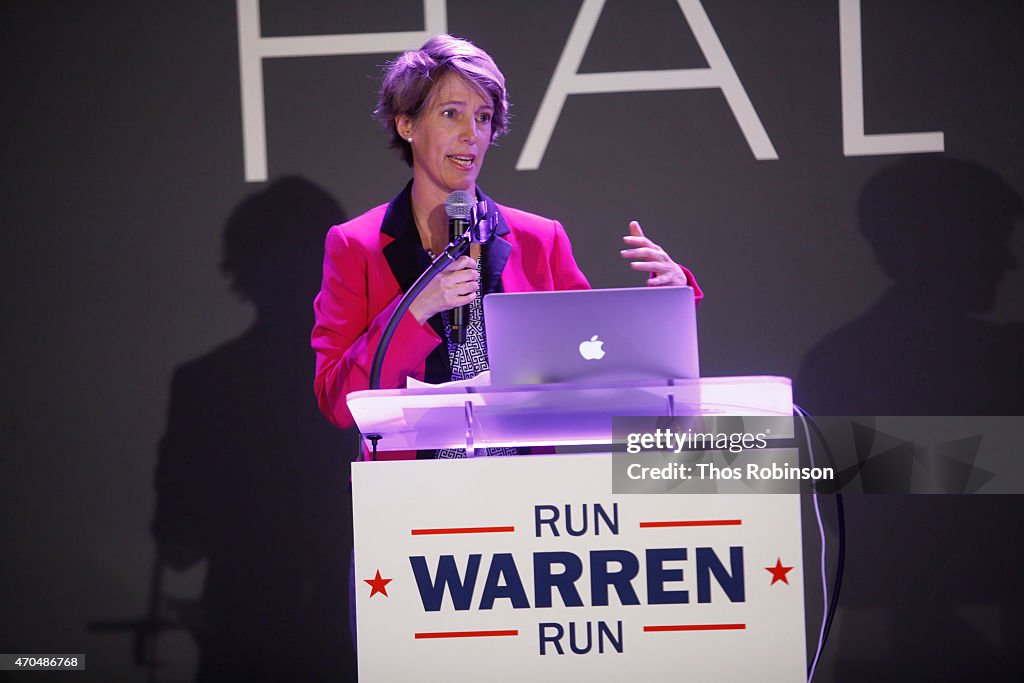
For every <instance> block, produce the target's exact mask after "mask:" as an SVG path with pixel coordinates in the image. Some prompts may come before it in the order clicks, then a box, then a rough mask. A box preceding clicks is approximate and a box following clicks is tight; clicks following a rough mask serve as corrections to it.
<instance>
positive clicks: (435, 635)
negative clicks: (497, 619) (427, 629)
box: [416, 629, 519, 639]
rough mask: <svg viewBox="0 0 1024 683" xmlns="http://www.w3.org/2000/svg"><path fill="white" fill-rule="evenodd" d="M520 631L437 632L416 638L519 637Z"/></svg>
mask: <svg viewBox="0 0 1024 683" xmlns="http://www.w3.org/2000/svg"><path fill="white" fill-rule="evenodd" d="M518 635H519V630H518V629H508V630H507V631H436V632H434V633H417V634H416V638H417V639H421V638H491V637H494V636H518Z"/></svg>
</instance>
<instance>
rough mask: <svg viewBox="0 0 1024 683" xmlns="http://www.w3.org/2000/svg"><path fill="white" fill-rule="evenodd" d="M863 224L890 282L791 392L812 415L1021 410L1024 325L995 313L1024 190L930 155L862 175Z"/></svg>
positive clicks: (814, 352) (819, 351)
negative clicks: (989, 316) (996, 318)
mask: <svg viewBox="0 0 1024 683" xmlns="http://www.w3.org/2000/svg"><path fill="white" fill-rule="evenodd" d="M858 214H859V219H860V226H861V231H862V233H863V234H864V236H865V238H866V239H867V240H868V242H869V243H870V245H871V247H872V249H873V250H874V253H875V257H876V259H877V260H878V264H879V266H880V267H881V268H882V270H883V272H885V274H886V275H888V276H889V277H890V278H891V279H892V280H893V284H892V286H891V287H890V288H889V290H888V291H887V292H885V294H884V295H883V296H882V298H881V299H880V300H879V301H878V302H876V303H875V305H874V306H873V307H872V308H871V309H870V310H869V311H868V312H867V313H865V314H864V315H862V316H861V317H859V318H857V319H856V320H854V321H853V322H851V323H849V324H847V325H845V326H843V327H842V328H840V329H838V330H836V331H834V332H832V333H830V334H828V335H827V336H826V337H825V338H824V339H822V340H821V341H820V342H818V343H817V344H815V345H814V347H813V348H812V349H811V350H810V351H809V352H808V354H807V356H806V357H805V359H804V362H803V365H802V367H801V369H800V372H799V375H798V378H797V379H798V381H797V383H796V386H795V387H794V390H795V392H796V394H797V398H798V403H800V404H801V405H803V406H804V407H805V408H807V409H808V410H810V411H811V412H813V413H816V414H818V415H1020V414H1024V354H1022V353H1021V349H1022V348H1024V324H1021V323H1019V322H1018V323H1012V324H993V323H989V322H985V321H983V320H980V319H979V318H977V317H975V316H976V315H977V314H980V313H986V312H989V311H991V310H992V308H993V306H994V305H995V301H996V294H997V291H998V288H999V284H1000V282H1001V281H1002V279H1003V277H1004V275H1005V274H1006V271H1007V270H1009V269H1012V268H1015V267H1016V266H1017V262H1016V260H1015V259H1014V256H1013V253H1012V251H1011V250H1010V238H1011V236H1012V233H1013V230H1014V227H1015V225H1014V221H1015V220H1017V219H1019V218H1020V217H1021V216H1022V215H1024V211H1022V203H1021V198H1020V196H1019V195H1018V194H1017V192H1016V191H1015V190H1014V189H1013V188H1012V187H1010V186H1009V185H1008V184H1007V183H1006V181H1004V180H1003V179H1002V178H1001V177H999V175H997V174H996V173H995V172H993V171H991V170H989V169H987V168H984V167H982V166H979V165H978V164H975V163H972V162H968V161H961V160H957V159H950V158H946V157H937V156H919V157H915V158H910V159H905V160H903V161H900V162H899V163H897V164H895V165H893V166H889V167H887V168H885V169H883V170H882V171H880V172H878V173H877V174H876V175H875V176H873V177H872V178H871V179H869V180H868V182H867V184H866V185H865V187H864V189H863V191H862V192H861V196H860V201H859V204H858Z"/></svg>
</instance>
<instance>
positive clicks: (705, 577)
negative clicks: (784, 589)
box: [409, 503, 746, 654]
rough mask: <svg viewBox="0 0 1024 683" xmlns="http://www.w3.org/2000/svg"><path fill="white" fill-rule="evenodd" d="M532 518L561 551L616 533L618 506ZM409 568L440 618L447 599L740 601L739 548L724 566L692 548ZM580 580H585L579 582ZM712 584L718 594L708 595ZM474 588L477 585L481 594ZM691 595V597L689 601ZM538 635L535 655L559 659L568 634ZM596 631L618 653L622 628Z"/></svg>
mask: <svg viewBox="0 0 1024 683" xmlns="http://www.w3.org/2000/svg"><path fill="white" fill-rule="evenodd" d="M533 517H534V529H533V531H534V535H535V537H536V538H545V537H547V538H559V539H564V540H565V543H566V545H571V544H572V543H573V539H576V538H579V537H582V536H589V535H593V536H602V535H612V536H615V535H618V534H619V526H620V523H619V505H618V503H613V504H612V505H611V509H610V511H609V509H608V508H607V507H606V506H604V505H601V504H599V503H595V504H593V505H587V504H582V505H578V506H573V505H569V504H566V505H564V506H556V505H536V506H534V515H533ZM547 547H550V544H547ZM684 562H689V563H690V564H689V568H687V567H684V566H680V563H684ZM409 563H410V564H411V565H412V572H413V575H414V577H415V579H416V587H417V589H418V590H419V594H420V600H421V601H422V603H423V609H424V611H426V612H440V611H441V610H442V606H443V604H444V598H445V594H446V593H447V594H448V595H450V596H451V605H452V606H453V607H454V609H455V610H456V611H466V610H472V609H478V610H490V609H493V608H494V606H495V604H499V605H500V604H506V605H509V606H511V607H512V608H513V609H516V610H529V609H546V608H552V607H555V608H561V607H563V606H564V607H566V608H584V609H585V608H588V607H604V606H607V605H609V604H610V602H611V593H612V592H613V591H614V592H615V594H616V596H617V600H618V603H619V604H621V605H623V606H638V605H686V604H689V603H691V602H694V601H695V602H696V603H710V602H712V601H713V600H716V599H718V600H721V599H722V597H723V596H724V598H725V599H727V600H729V601H730V602H733V603H742V602H745V600H746V586H745V583H744V574H743V546H730V547H729V549H728V555H727V561H723V558H722V557H720V556H719V554H718V552H717V551H716V550H715V549H714V548H712V547H708V546H697V547H693V548H689V547H648V548H643V549H642V550H627V549H604V550H589V551H586V552H585V554H581V553H578V552H576V551H574V550H570V549H568V548H566V549H560V550H545V551H535V552H532V553H529V554H528V555H527V554H526V553H523V552H521V553H519V554H518V555H517V554H513V553H508V552H501V553H467V554H463V555H461V556H459V557H457V556H456V555H453V554H442V555H440V556H438V559H437V564H436V566H434V567H433V572H432V571H431V569H432V567H431V566H430V565H431V564H432V563H428V561H427V558H426V556H424V555H414V556H411V557H410V558H409ZM523 563H527V564H528V566H529V570H532V571H527V572H526V573H527V576H530V575H532V578H533V585H532V586H530V587H527V586H526V585H525V584H524V582H523V572H521V571H520V567H521V566H522V565H523ZM641 572H643V575H644V577H645V578H646V581H645V582H643V583H644V584H645V585H644V588H643V589H641V590H639V591H638V590H637V585H636V584H637V579H638V577H639V576H640V573H641ZM585 574H586V576H587V577H588V578H589V581H586V580H584V575H585ZM686 582H690V583H689V586H688V587H686V588H681V587H679V586H680V584H683V585H686ZM712 583H714V584H717V585H718V586H719V587H720V589H721V590H720V591H713V590H712ZM478 584H481V586H480V589H479V590H478V589H477V585H478ZM581 584H583V585H584V586H586V585H589V590H587V589H584V590H581V589H580V585H581ZM668 584H672V586H671V587H670V586H669V585H668ZM691 588H692V589H695V591H693V590H691ZM693 592H695V593H696V595H691V593H693ZM556 593H557V594H558V598H557V600H556V598H555V594H556ZM538 628H539V632H540V654H549V653H555V652H557V653H558V654H563V653H564V649H563V647H562V645H561V642H560V641H561V638H562V636H563V635H564V633H565V632H566V629H565V628H564V627H563V625H562V624H558V623H540V624H538ZM596 628H597V632H598V634H606V635H608V636H609V637H608V642H609V646H610V647H611V648H614V649H615V650H617V651H619V652H622V622H618V623H617V624H615V627H614V631H612V630H611V627H609V626H608V625H607V624H605V623H604V622H599V623H598V624H597V626H596ZM584 629H585V631H586V632H587V633H588V634H589V633H590V631H591V624H590V623H589V622H588V623H586V624H570V625H569V629H568V630H569V631H570V636H571V635H572V634H573V633H575V632H577V631H582V630H584ZM616 634H617V635H616ZM588 641H589V638H588ZM569 645H570V649H571V650H572V651H574V652H575V651H576V650H577V649H579V648H577V647H576V644H575V643H574V642H573V641H572V640H570V642H569ZM602 649H603V642H602ZM584 651H588V648H584ZM577 654H582V652H577Z"/></svg>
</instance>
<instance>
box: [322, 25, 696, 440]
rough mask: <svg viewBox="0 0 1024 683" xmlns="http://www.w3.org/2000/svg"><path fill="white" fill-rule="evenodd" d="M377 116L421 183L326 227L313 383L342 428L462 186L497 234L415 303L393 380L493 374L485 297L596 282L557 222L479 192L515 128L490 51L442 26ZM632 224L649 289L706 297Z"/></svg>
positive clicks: (397, 349)
mask: <svg viewBox="0 0 1024 683" xmlns="http://www.w3.org/2000/svg"><path fill="white" fill-rule="evenodd" d="M375 114H376V116H377V118H378V119H379V120H380V121H381V123H382V124H384V126H385V127H386V128H388V129H389V130H390V131H391V133H392V140H391V145H392V146H393V147H395V148H397V149H398V150H399V151H400V152H401V155H402V157H403V158H404V159H405V162H406V163H407V164H409V165H410V166H411V167H412V181H410V183H409V184H408V185H406V187H405V189H404V190H402V192H401V193H399V195H398V196H397V197H395V198H394V199H393V200H391V202H390V203H389V204H385V205H382V206H378V207H377V208H375V209H371V210H370V211H368V212H366V213H365V214H363V215H362V216H359V217H358V218H355V219H353V220H351V221H349V222H348V223H345V224H343V225H337V226H334V227H333V228H331V230H330V233H329V234H328V236H327V245H326V254H325V257H324V276H323V284H322V287H321V290H320V294H319V295H318V296H317V298H316V302H315V303H314V309H315V313H316V325H315V327H314V328H313V335H312V345H313V349H314V350H315V351H316V360H317V362H316V378H315V381H314V387H315V390H316V395H317V400H318V402H319V404H320V409H321V410H322V411H323V413H324V414H325V415H326V416H327V417H328V418H329V419H330V420H331V421H332V422H333V423H334V424H336V425H338V426H339V427H348V426H351V425H352V424H353V421H352V415H351V413H349V411H348V408H347V407H346V405H345V397H346V395H347V394H348V393H349V392H352V391H357V390H359V389H365V388H367V386H368V382H369V374H370V364H371V362H372V360H373V353H374V351H375V350H376V348H377V345H378V342H379V340H380V336H381V333H382V332H383V329H384V327H385V326H386V325H387V322H388V319H389V318H390V316H391V314H392V312H393V311H394V310H395V307H396V306H397V305H398V301H399V299H400V298H401V295H402V293H403V292H404V291H405V290H407V289H408V288H409V286H411V285H412V283H413V282H414V281H415V279H416V277H417V276H418V275H419V274H420V273H422V272H423V270H424V269H426V267H427V265H428V264H429V262H430V258H431V255H432V254H438V253H440V252H441V250H443V249H444V247H445V246H447V244H448V220H447V216H446V214H445V211H444V201H445V199H446V198H447V196H448V195H449V194H450V193H451V192H453V191H455V190H466V191H468V192H471V193H473V194H474V195H475V196H476V197H477V198H478V199H479V200H480V201H481V202H483V203H484V204H485V205H486V207H487V210H488V214H487V220H490V221H491V223H492V226H493V227H494V228H495V230H496V233H497V235H498V236H497V237H496V238H495V239H494V240H493V241H492V242H491V243H490V244H488V245H485V246H483V247H482V248H480V247H479V246H477V245H474V247H473V249H472V251H471V252H470V254H469V255H467V256H463V257H461V258H460V259H459V260H457V261H455V262H453V263H452V264H451V265H450V266H449V267H448V269H447V270H446V271H445V272H444V273H442V274H441V275H440V276H438V277H437V278H435V279H434V281H433V282H432V283H431V284H430V285H428V286H427V288H426V289H425V290H424V291H423V292H422V294H420V296H419V297H418V298H417V299H416V301H414V302H413V304H412V306H411V307H410V308H409V311H408V312H407V313H406V314H405V316H404V317H403V318H402V320H401V323H400V324H399V326H398V328H397V330H396V332H395V335H394V337H393V339H392V342H391V346H390V347H389V348H388V353H387V357H386V359H385V362H384V368H383V372H382V376H381V386H382V387H401V386H404V385H405V381H406V378H407V377H409V376H412V377H416V378H417V379H425V380H426V381H428V382H441V381H446V380H449V379H452V378H461V377H468V376H473V375H475V374H477V373H478V372H480V371H482V370H485V369H486V368H487V357H486V340H485V339H484V338H483V327H482V325H481V316H480V298H481V297H482V296H483V295H484V294H488V293H491V292H496V291H504V292H523V291H540V290H561V289H586V288H588V287H589V284H588V283H587V280H586V278H585V277H584V275H583V273H582V272H580V269H579V267H578V266H577V265H576V262H575V260H574V259H573V256H572V249H571V246H570V244H569V239H568V237H566V234H565V231H564V230H563V229H562V226H561V225H560V224H559V223H558V222H557V221H553V220H551V219H547V218H541V217H540V216H535V215H533V214H529V213H526V212H524V211H519V210H517V209H512V208H508V207H505V206H500V205H497V204H495V203H494V202H493V201H492V200H491V199H489V198H488V197H486V196H485V195H484V194H483V193H482V192H481V191H480V190H479V188H478V187H477V184H476V181H477V177H478V176H479V174H480V170H481V168H482V167H483V162H484V158H485V155H486V154H487V149H488V147H489V146H490V144H491V142H493V141H494V139H495V138H496V137H498V136H499V135H501V134H503V133H505V132H506V130H507V127H508V100H507V98H506V93H505V77H504V76H503V75H502V74H501V71H499V70H498V67H497V66H496V65H495V64H494V61H493V60H492V59H491V57H490V56H489V55H488V54H487V53H486V52H484V51H483V50H481V49H480V48H478V47H476V46H475V45H473V44H472V43H470V42H468V41H466V40H462V39H459V38H453V37H452V36H448V35H440V36H436V37H434V38H431V39H430V40H428V41H427V42H426V43H425V44H424V45H423V47H422V48H421V49H419V50H415V51H410V52H406V53H404V54H403V55H401V56H400V57H398V59H396V60H395V61H394V62H392V63H391V64H390V65H389V66H388V68H387V72H386V74H385V77H384V82H383V85H382V86H381V91H380V100H379V102H378V105H377V110H376V112H375ZM629 232H630V234H629V235H627V236H626V237H624V238H623V240H624V241H625V243H626V245H627V246H628V248H627V249H624V250H623V251H622V252H621V253H622V256H623V258H627V259H635V260H634V261H633V262H631V263H630V265H631V267H632V268H633V269H634V270H640V271H645V272H648V273H650V279H649V280H648V284H649V285H651V286H660V285H686V284H689V285H690V286H692V287H693V288H694V289H695V290H696V294H697V296H698V297H699V296H700V290H699V289H698V288H697V285H696V282H695V281H694V280H693V276H692V275H691V274H690V272H689V271H688V270H686V269H685V268H683V267H681V266H679V265H678V264H676V263H675V262H674V261H673V260H672V259H671V258H670V257H669V256H668V254H666V253H665V251H664V250H663V249H661V248H660V247H658V246H657V245H656V244H654V243H653V242H651V241H650V240H649V239H647V238H646V237H644V235H643V231H642V230H641V229H640V225H639V224H638V223H636V222H635V221H634V222H632V223H630V224H629ZM467 304H468V305H470V306H471V312H470V322H469V324H468V326H467V327H468V329H467V341H466V343H463V344H459V345H455V344H448V343H442V342H443V341H444V342H447V331H448V330H449V329H450V328H449V325H448V322H447V317H448V313H447V312H448V311H450V310H451V309H452V308H455V307H457V306H463V305H467ZM405 457H408V456H407V455H406V456H405Z"/></svg>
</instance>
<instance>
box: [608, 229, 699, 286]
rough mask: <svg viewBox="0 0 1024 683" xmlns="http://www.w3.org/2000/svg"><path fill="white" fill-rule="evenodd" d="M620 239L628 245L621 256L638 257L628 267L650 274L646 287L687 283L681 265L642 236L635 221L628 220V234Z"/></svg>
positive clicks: (627, 257)
mask: <svg viewBox="0 0 1024 683" xmlns="http://www.w3.org/2000/svg"><path fill="white" fill-rule="evenodd" d="M622 241H623V242H625V243H626V244H627V245H629V247H630V248H629V249H623V250H622V251H621V252H619V253H621V254H622V258H624V259H639V260H636V261H632V262H631V263H630V264H629V267H630V268H632V269H633V270H642V271H644V272H647V273H650V274H651V275H650V278H649V279H648V280H647V286H648V287H666V286H669V285H686V284H689V282H688V281H687V278H686V273H685V272H683V269H682V267H681V266H680V265H679V264H678V263H676V262H675V261H673V260H672V257H671V256H669V255H668V254H667V253H666V252H665V250H664V249H662V248H661V247H659V246H658V245H657V244H655V243H654V242H652V241H651V240H649V239H648V238H646V237H644V231H643V230H642V229H641V228H640V224H639V223H637V222H636V221H630V223H629V234H628V235H626V236H624V237H623V238H622Z"/></svg>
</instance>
